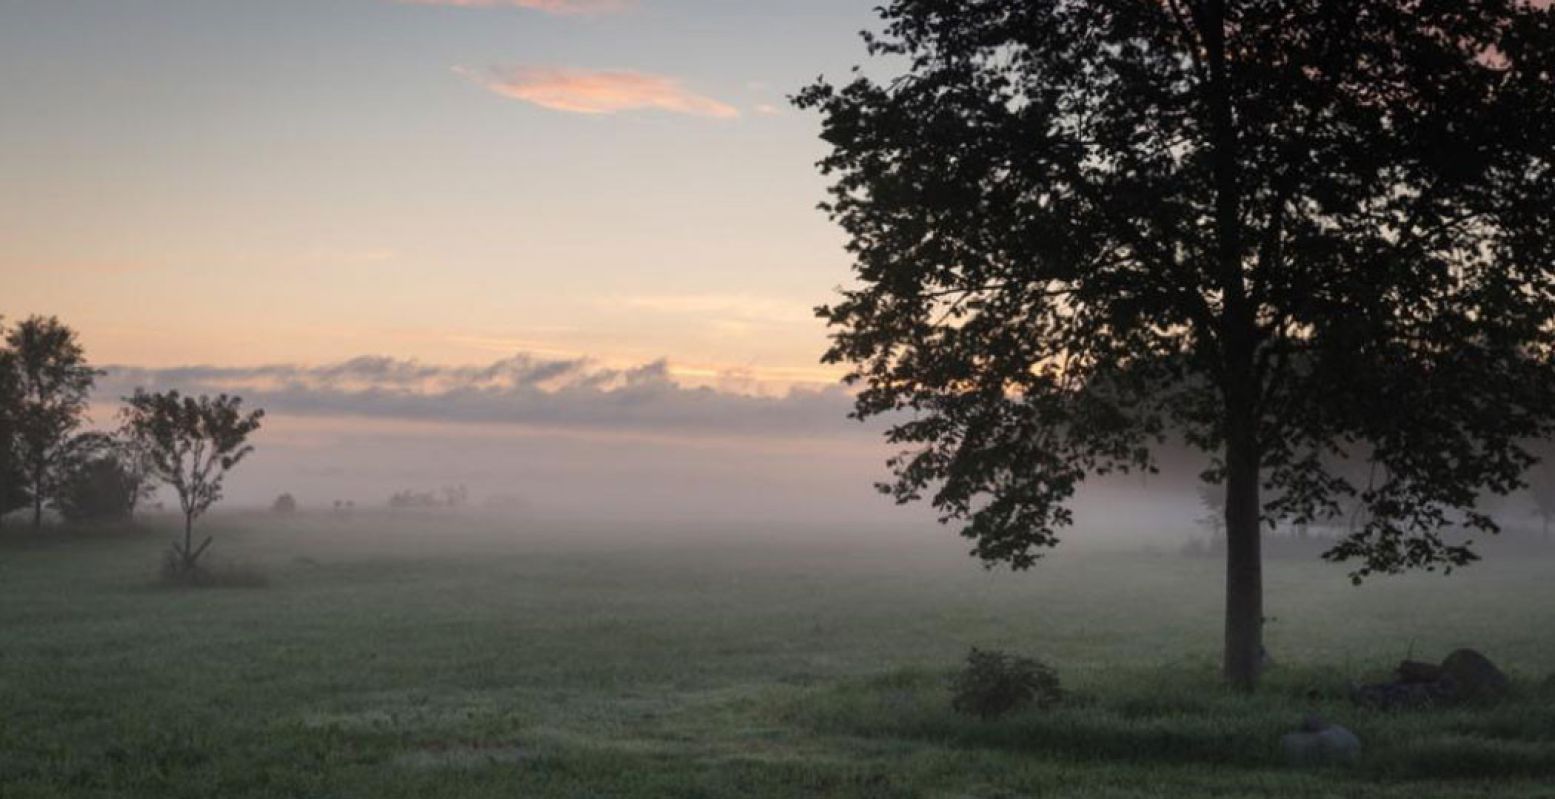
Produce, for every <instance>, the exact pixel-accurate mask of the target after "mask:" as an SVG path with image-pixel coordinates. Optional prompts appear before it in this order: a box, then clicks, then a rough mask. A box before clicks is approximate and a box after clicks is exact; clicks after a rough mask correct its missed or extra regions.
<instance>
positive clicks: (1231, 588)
mask: <svg viewBox="0 0 1555 799" xmlns="http://www.w3.org/2000/svg"><path fill="white" fill-rule="evenodd" d="M1258 461H1259V458H1258V452H1257V446H1256V444H1255V443H1254V442H1253V440H1252V439H1251V437H1250V436H1248V435H1246V434H1245V433H1240V434H1238V435H1234V436H1232V437H1230V438H1229V440H1228V441H1227V444H1226V650H1225V664H1224V668H1225V676H1226V680H1227V681H1228V682H1230V683H1231V685H1232V686H1234V687H1236V688H1240V689H1243V690H1252V689H1253V688H1254V687H1256V686H1257V684H1258V674H1259V671H1261V669H1262V666H1263V529H1262V523H1261V521H1260V518H1259V516H1260V513H1259V504H1260V503H1259V497H1258V479H1259V470H1258Z"/></svg>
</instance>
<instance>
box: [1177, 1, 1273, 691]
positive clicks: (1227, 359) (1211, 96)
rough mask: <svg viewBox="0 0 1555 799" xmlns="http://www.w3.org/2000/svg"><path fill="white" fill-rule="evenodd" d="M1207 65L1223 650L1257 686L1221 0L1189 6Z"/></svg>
mask: <svg viewBox="0 0 1555 799" xmlns="http://www.w3.org/2000/svg"><path fill="white" fill-rule="evenodd" d="M1190 6H1191V7H1192V8H1194V17H1195V19H1196V20H1197V22H1198V25H1199V29H1200V35H1201V36H1202V37H1203V42H1204V50H1205V53H1206V56H1207V61H1208V63H1209V83H1208V85H1207V86H1206V87H1205V98H1204V99H1205V100H1206V102H1207V109H1206V110H1207V111H1208V116H1209V119H1208V120H1207V122H1208V123H1209V134H1210V145H1211V150H1212V159H1213V173H1214V175H1213V179H1214V183H1215V233H1216V248H1215V261H1216V264H1215V265H1216V268H1217V271H1218V273H1219V274H1218V275H1217V277H1218V278H1219V283H1220V288H1221V296H1222V303H1223V305H1222V310H1221V319H1220V330H1219V331H1218V332H1219V333H1220V346H1221V353H1220V354H1221V356H1222V359H1223V360H1222V364H1221V366H1222V368H1223V370H1224V371H1223V374H1222V375H1221V380H1222V383H1221V390H1222V392H1223V396H1224V401H1225V409H1224V410H1225V416H1224V422H1225V436H1226V452H1225V456H1226V651H1225V676H1226V680H1227V681H1229V682H1230V683H1231V684H1232V685H1233V686H1235V687H1237V688H1241V689H1243V690H1252V689H1253V688H1254V687H1255V686H1256V685H1257V684H1258V671H1259V667H1260V666H1261V665H1262V663H1261V661H1262V655H1263V552H1262V548H1263V547H1262V545H1263V539H1262V535H1263V531H1262V529H1261V528H1260V525H1261V523H1260V519H1259V517H1260V503H1259V499H1258V480H1259V476H1260V475H1259V468H1258V467H1259V463H1260V460H1261V453H1260V452H1259V441H1258V438H1259V429H1258V428H1259V425H1258V419H1259V410H1258V406H1259V402H1260V396H1259V395H1260V393H1261V389H1260V384H1259V377H1258V370H1257V368H1256V366H1255V360H1256V358H1255V353H1256V352H1257V350H1258V337H1259V332H1258V324H1257V313H1256V311H1255V309H1254V307H1253V304H1254V301H1253V299H1252V297H1250V296H1249V291H1248V287H1247V285H1246V276H1245V274H1244V272H1243V261H1242V255H1243V253H1242V174H1241V154H1240V147H1239V143H1238V136H1237V123H1236V113H1235V110H1234V108H1233V105H1234V104H1233V100H1232V81H1231V78H1230V75H1229V72H1230V64H1229V62H1230V59H1228V57H1227V53H1226V0H1208V2H1207V3H1204V4H1202V5H1196V4H1190Z"/></svg>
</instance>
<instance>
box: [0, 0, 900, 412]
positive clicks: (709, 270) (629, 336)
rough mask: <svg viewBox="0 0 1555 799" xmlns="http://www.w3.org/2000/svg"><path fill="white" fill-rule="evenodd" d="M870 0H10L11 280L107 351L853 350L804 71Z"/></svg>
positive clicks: (1, 137)
mask: <svg viewBox="0 0 1555 799" xmlns="http://www.w3.org/2000/svg"><path fill="white" fill-rule="evenodd" d="M870 6H871V2H870V1H869V0H863V1H862V2H857V1H855V0H786V1H785V2H783V3H770V2H754V0H752V1H750V2H741V1H740V0H704V1H701V2H698V1H696V0H621V2H613V1H607V0H544V1H541V0H534V1H532V2H531V1H530V0H523V1H522V2H520V1H518V0H500V1H499V0H489V1H487V0H458V1H457V2H455V1H454V0H446V1H443V0H439V1H434V0H420V1H419V2H395V1H394V0H263V2H256V0H225V1H223V0H70V2H56V1H54V0H4V2H3V3H0V76H3V77H0V107H3V108H4V109H6V110H5V114H4V115H3V117H0V174H3V175H4V178H5V179H4V180H3V181H0V277H3V280H4V283H5V285H6V287H7V290H6V292H5V296H4V299H3V300H0V311H3V312H4V313H6V314H7V315H8V316H11V317H13V318H14V317H16V316H18V315H23V314H28V313H49V314H58V315H60V316H61V317H62V318H64V319H66V320H67V321H68V322H69V323H71V324H72V325H73V326H75V327H77V328H78V329H79V330H80V331H81V333H82V336H83V339H84V340H85V342H86V344H87V346H88V349H89V350H90V352H91V353H92V355H93V356H94V358H95V359H96V360H97V361H98V362H101V363H114V364H134V365H143V366H174V365H187V364H194V363H198V364H216V365H225V366H231V365H245V366H254V365H261V364H272V363H296V364H320V363H326V362H331V361H340V360H345V359H349V358H353V357H356V356H361V355H390V356H395V357H402V358H416V359H421V360H427V361H431V362H436V363H461V364H463V363H480V362H488V361H494V360H497V359H500V358H505V357H509V356H511V355H513V354H515V353H517V352H528V353H533V354H537V355H547V356H562V357H576V356H588V357H591V358H595V359H598V360H599V361H601V362H602V363H604V364H607V365H611V366H630V365H634V364H642V363H648V362H652V361H654V360H657V359H659V358H668V359H669V360H670V364H671V369H672V370H674V371H675V372H676V373H677V374H678V375H680V376H682V377H686V378H697V377H702V378H706V377H707V376H708V375H709V374H716V373H720V372H739V373H741V374H744V375H746V376H757V377H759V378H761V379H763V380H766V381H772V382H775V383H779V384H787V383H793V382H808V383H825V382H831V381H832V380H833V379H834V377H835V374H836V370H828V369H823V368H820V367H819V366H818V365H817V357H818V355H819V352H820V351H821V349H822V348H823V346H824V335H823V333H822V328H821V326H820V324H819V323H818V322H817V321H816V320H814V318H813V316H812V314H811V310H810V309H811V308H812V307H813V306H814V305H817V304H819V303H820V302H823V301H825V300H826V299H827V298H828V296H829V290H830V289H831V288H832V287H834V286H836V285H837V284H839V283H842V282H844V281H845V280H846V279H847V263H848V262H847V259H846V257H845V254H844V253H843V251H842V238H841V236H840V234H839V233H838V232H837V231H836V229H835V228H834V227H833V226H832V225H831V224H830V223H829V222H828V221H827V220H826V219H825V217H824V215H823V214H821V213H820V212H818V211H817V210H816V209H815V205H816V203H817V202H819V201H820V200H821V199H822V197H823V189H824V185H825V183H824V181H823V179H822V178H821V177H820V176H819V175H818V174H817V172H816V170H815V169H814V168H813V163H814V162H815V161H816V160H817V158H819V156H820V155H821V152H822V150H821V143H820V142H819V141H818V140H817V137H816V133H817V129H818V123H817V120H816V119H815V118H813V117H812V116H810V115H807V114H803V113H800V112H797V111H795V110H793V109H791V108H790V107H789V105H788V103H787V102H786V97H787V95H789V94H791V93H792V92H794V91H795V90H797V89H798V88H799V87H801V86H803V85H804V84H805V83H806V82H808V81H810V80H813V79H814V78H815V77H816V76H818V75H820V74H822V73H827V74H831V75H839V74H843V73H844V72H845V70H846V69H847V68H848V67H849V66H850V65H851V64H853V63H855V62H856V61H858V60H859V59H860V57H861V56H862V47H861V46H860V44H859V43H858V40H857V35H856V34H857V31H858V30H859V29H860V28H863V27H865V26H867V25H869V24H870V22H871V19H872V15H871V13H870V11H869V9H870ZM682 373H683V374H682Z"/></svg>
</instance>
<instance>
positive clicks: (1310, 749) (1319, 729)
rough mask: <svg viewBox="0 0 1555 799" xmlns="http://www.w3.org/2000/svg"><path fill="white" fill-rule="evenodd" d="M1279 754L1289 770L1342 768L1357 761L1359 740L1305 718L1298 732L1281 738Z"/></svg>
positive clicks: (1343, 731)
mask: <svg viewBox="0 0 1555 799" xmlns="http://www.w3.org/2000/svg"><path fill="white" fill-rule="evenodd" d="M1280 751H1282V752H1284V753H1285V762H1287V763H1289V764H1290V765H1292V766H1342V765H1350V764H1353V763H1355V762H1356V761H1357V760H1360V757H1361V739H1360V738H1358V737H1356V735H1355V733H1353V732H1350V731H1349V730H1347V729H1345V728H1343V727H1341V726H1339V725H1338V724H1329V723H1328V722H1325V721H1323V720H1322V719H1320V718H1318V717H1316V716H1308V717H1307V718H1306V720H1305V721H1303V722H1302V724H1301V730H1300V731H1298V732H1292V733H1287V734H1286V735H1285V736H1284V737H1282V738H1280Z"/></svg>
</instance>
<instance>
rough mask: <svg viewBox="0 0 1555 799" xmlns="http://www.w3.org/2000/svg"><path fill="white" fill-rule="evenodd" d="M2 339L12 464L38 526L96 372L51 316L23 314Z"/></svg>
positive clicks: (69, 333)
mask: <svg viewBox="0 0 1555 799" xmlns="http://www.w3.org/2000/svg"><path fill="white" fill-rule="evenodd" d="M5 344H6V350H7V353H6V355H5V357H4V358H3V359H0V366H8V367H9V369H10V370H11V372H12V373H11V374H10V375H8V376H7V377H6V378H4V380H3V382H5V383H8V384H9V387H8V388H7V389H6V391H7V393H8V394H9V395H10V397H11V400H10V404H11V405H12V407H11V411H10V413H8V414H6V415H7V417H9V418H10V419H11V420H13V422H14V428H13V435H14V446H15V450H16V451H15V456H14V464H15V469H16V471H17V472H18V473H19V474H20V475H21V478H22V480H23V481H24V482H25V484H26V487H27V494H28V498H29V499H30V500H31V502H32V508H33V515H32V523H33V526H34V527H38V526H41V525H42V523H43V506H44V503H45V501H46V500H47V499H48V498H49V497H51V496H53V494H54V493H55V491H56V490H57V489H58V487H59V484H60V481H61V479H62V478H63V470H64V468H65V466H66V461H67V459H68V455H69V451H70V443H71V437H72V434H73V433H74V432H75V431H76V430H77V429H78V428H79V427H80V426H81V424H82V423H83V422H84V421H85V419H86V411H87V402H88V400H89V399H90V397H91V392H92V386H93V384H94V383H95V382H96V379H97V375H98V372H97V370H95V369H93V368H91V367H90V366H88V365H87V362H86V355H85V353H84V351H83V350H82V349H81V345H80V343H79V342H78V341H77V339H76V333H75V331H74V330H71V329H70V328H69V327H67V326H66V325H64V324H63V323H61V322H60V321H59V320H58V319H56V318H54V317H52V316H51V317H42V316H33V317H30V318H28V319H25V320H23V321H22V322H21V323H20V324H18V325H16V326H15V327H13V328H12V329H11V330H9V331H8V332H7V333H6V335H5Z"/></svg>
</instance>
